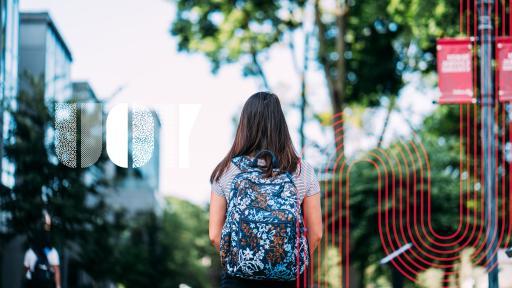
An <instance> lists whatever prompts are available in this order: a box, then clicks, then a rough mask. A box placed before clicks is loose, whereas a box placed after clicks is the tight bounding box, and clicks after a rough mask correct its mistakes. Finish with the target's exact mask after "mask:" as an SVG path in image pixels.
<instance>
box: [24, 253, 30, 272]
mask: <svg viewBox="0 0 512 288" xmlns="http://www.w3.org/2000/svg"><path fill="white" fill-rule="evenodd" d="M30 262H31V261H30V249H28V250H27V251H26V252H25V258H24V259H23V265H25V267H27V268H31V267H30Z"/></svg>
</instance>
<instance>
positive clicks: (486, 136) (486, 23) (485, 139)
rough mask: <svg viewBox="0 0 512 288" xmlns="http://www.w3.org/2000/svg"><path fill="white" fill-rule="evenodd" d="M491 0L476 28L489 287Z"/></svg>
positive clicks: (493, 273) (493, 281)
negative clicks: (477, 31)
mask: <svg viewBox="0 0 512 288" xmlns="http://www.w3.org/2000/svg"><path fill="white" fill-rule="evenodd" d="M493 4H494V0H479V1H478V30H479V31H480V37H479V42H480V54H479V56H480V95H481V96H482V97H481V99H482V101H481V121H482V131H481V133H482V135H481V138H482V148H483V160H484V167H483V168H484V171H483V173H484V187H485V189H484V203H485V211H486V213H485V229H486V231H485V233H486V234H485V235H486V240H485V241H486V243H485V246H486V250H487V253H486V260H487V267H488V268H490V269H489V270H490V271H488V279H489V288H498V287H499V284H498V263H497V261H498V260H497V255H496V249H497V248H498V247H497V243H496V242H495V241H493V240H494V237H495V232H496V226H497V223H496V222H497V217H496V216H497V215H496V207H495V203H496V202H495V201H496V197H495V194H494V192H495V189H496V150H495V148H496V143H495V133H496V132H495V125H496V123H495V121H496V120H495V119H494V105H495V102H494V101H495V100H494V71H493V65H492V59H493V47H494V45H493V43H494V42H495V39H494V38H493V37H494V36H493V33H492V31H493V26H492V10H493V9H492V7H493Z"/></svg>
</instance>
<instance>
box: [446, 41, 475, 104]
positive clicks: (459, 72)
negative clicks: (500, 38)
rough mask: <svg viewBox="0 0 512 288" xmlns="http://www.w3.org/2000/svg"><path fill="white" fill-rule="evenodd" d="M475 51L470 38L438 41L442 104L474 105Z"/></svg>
mask: <svg viewBox="0 0 512 288" xmlns="http://www.w3.org/2000/svg"><path fill="white" fill-rule="evenodd" d="M472 60H473V50H472V45H471V40H470V39H469V38H444V39H439V40H437V74H438V76H439V89H440V90H441V98H439V103H441V104H461V103H473V102H474V99H475V98H474V97H473V96H474V95H473V61H472Z"/></svg>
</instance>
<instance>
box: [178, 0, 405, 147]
mask: <svg viewBox="0 0 512 288" xmlns="http://www.w3.org/2000/svg"><path fill="white" fill-rule="evenodd" d="M175 2H176V6H177V12H176V18H175V20H174V22H173V25H172V29H171V32H172V34H173V35H174V36H176V37H177V39H178V50H180V51H186V52H190V53H202V54H204V55H205V56H207V57H208V59H209V60H210V61H211V63H212V70H213V72H216V71H218V69H219V68H220V67H221V66H222V65H225V64H229V63H233V62H239V63H242V65H243V71H242V73H243V75H245V76H259V77H260V78H261V79H262V82H263V83H264V86H265V87H266V88H267V89H268V88H269V83H268V79H267V77H266V76H265V72H264V69H263V66H264V65H263V64H262V63H261V60H260V59H261V58H262V56H265V55H266V54H268V52H269V50H270V49H271V48H272V47H273V46H275V45H277V44H279V43H283V42H284V43H289V47H290V51H292V53H293V52H296V51H295V49H294V47H295V45H293V40H290V39H293V35H294V32H295V31H296V30H297V29H298V28H300V27H302V26H301V25H302V24H303V23H305V22H308V21H310V20H311V21H312V22H313V24H314V27H315V30H316V31H315V32H316V37H309V35H310V34H312V32H313V31H302V35H303V36H302V38H303V39H304V40H305V43H309V42H308V41H311V42H312V41H313V40H314V41H315V42H312V43H311V44H307V45H304V46H305V47H307V49H315V51H316V55H317V57H316V58H314V59H309V58H308V57H307V55H308V54H309V53H310V52H311V51H309V50H306V49H305V51H304V52H303V53H304V55H303V57H299V58H301V59H305V60H304V62H305V63H307V61H309V60H315V62H316V63H317V64H318V65H319V66H320V67H322V69H323V71H324V77H325V80H326V84H327V87H328V89H329V96H330V99H331V104H332V112H333V113H334V114H336V113H340V112H342V111H343V109H344V107H345V106H346V105H348V104H352V103H362V104H365V105H372V106H375V105H378V104H379V100H380V99H381V97H395V96H396V94H397V92H398V89H399V88H400V87H401V84H402V79H401V75H402V72H403V71H401V70H400V69H399V67H398V68H397V65H396V64H397V61H398V54H397V52H396V51H395V50H394V48H393V45H392V44H393V41H394V40H395V39H396V38H397V37H398V36H399V35H400V34H399V32H400V30H399V27H398V26H397V25H395V23H392V22H391V20H390V17H389V15H387V13H386V7H387V4H386V3H385V2H382V1H357V2H354V1H353V2H348V1H347V2H345V1H341V2H336V3H337V6H336V7H328V5H327V4H326V3H324V2H321V1H314V3H311V2H309V1H254V0H247V1H238V2H237V3H236V5H233V4H232V3H229V2H223V1H215V2H213V3H210V2H208V1H206V2H205V1H175ZM308 9H309V10H313V11H314V13H313V14H314V19H308V13H307V10H308ZM293 57H294V58H293V59H296V57H295V55H293ZM374 63H379V65H375V64H374ZM296 66H298V65H296ZM307 67H308V66H307V65H305V66H304V68H303V69H302V70H300V69H299V71H298V72H299V74H300V75H301V76H303V81H301V86H302V87H301V89H300V91H302V92H301V95H303V96H302V97H301V99H302V100H301V103H302V106H304V105H305V104H306V101H304V97H305V95H306V87H305V83H306V79H305V77H306V74H305V70H306V69H308V68H307ZM301 109H304V108H302V107H301ZM303 114H304V113H303ZM303 121H304V120H303ZM301 131H302V129H301ZM337 144H341V143H337Z"/></svg>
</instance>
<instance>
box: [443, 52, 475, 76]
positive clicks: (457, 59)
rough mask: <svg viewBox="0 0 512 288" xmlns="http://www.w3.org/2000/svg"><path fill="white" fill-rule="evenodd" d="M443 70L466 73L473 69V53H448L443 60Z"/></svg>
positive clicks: (444, 71)
mask: <svg viewBox="0 0 512 288" xmlns="http://www.w3.org/2000/svg"><path fill="white" fill-rule="evenodd" d="M441 71H442V72H443V73H465V72H469V71H471V55H470V54H468V53H464V54H448V55H447V56H446V59H444V60H443V62H442V67H441Z"/></svg>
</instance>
